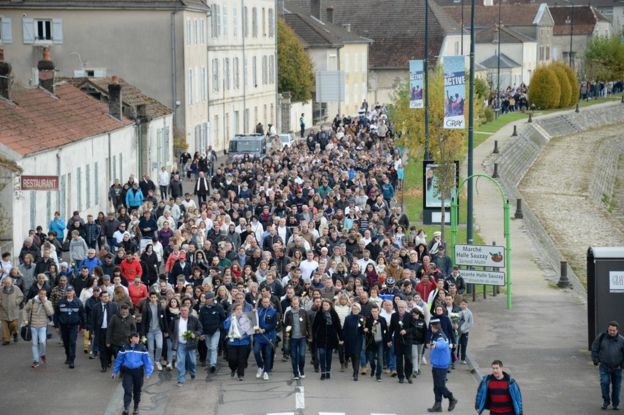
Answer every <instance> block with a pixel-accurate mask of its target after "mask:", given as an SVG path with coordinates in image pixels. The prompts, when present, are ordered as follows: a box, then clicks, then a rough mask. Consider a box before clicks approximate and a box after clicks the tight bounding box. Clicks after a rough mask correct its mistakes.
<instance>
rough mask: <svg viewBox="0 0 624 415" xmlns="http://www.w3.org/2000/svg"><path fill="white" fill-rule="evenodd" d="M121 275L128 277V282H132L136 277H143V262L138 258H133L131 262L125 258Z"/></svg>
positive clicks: (122, 262)
mask: <svg viewBox="0 0 624 415" xmlns="http://www.w3.org/2000/svg"><path fill="white" fill-rule="evenodd" d="M120 267H121V275H123V276H124V277H125V278H126V281H128V284H131V283H132V282H133V281H134V279H135V278H136V277H139V278H141V275H143V268H141V262H140V261H138V260H137V259H133V260H132V261H131V262H128V261H126V260H125V259H124V260H123V261H121V265H120Z"/></svg>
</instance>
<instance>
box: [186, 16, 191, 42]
mask: <svg viewBox="0 0 624 415" xmlns="http://www.w3.org/2000/svg"><path fill="white" fill-rule="evenodd" d="M192 36H193V21H192V20H191V19H186V44H187V45H190V44H191V43H193V40H192Z"/></svg>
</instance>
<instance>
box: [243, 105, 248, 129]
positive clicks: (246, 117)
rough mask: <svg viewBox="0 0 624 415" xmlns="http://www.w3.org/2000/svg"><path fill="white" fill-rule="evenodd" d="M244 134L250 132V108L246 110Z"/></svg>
mask: <svg viewBox="0 0 624 415" xmlns="http://www.w3.org/2000/svg"><path fill="white" fill-rule="evenodd" d="M243 129H244V130H245V131H243V133H245V134H247V133H248V132H249V108H245V117H244V118H243Z"/></svg>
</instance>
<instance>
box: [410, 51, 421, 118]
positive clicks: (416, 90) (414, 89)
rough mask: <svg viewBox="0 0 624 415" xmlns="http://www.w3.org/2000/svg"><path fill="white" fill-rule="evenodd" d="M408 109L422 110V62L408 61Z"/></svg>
mask: <svg viewBox="0 0 624 415" xmlns="http://www.w3.org/2000/svg"><path fill="white" fill-rule="evenodd" d="M409 70H410V108H423V107H424V104H423V93H424V92H423V61H422V60H411V61H409Z"/></svg>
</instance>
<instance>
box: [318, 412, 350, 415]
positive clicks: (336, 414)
mask: <svg viewBox="0 0 624 415" xmlns="http://www.w3.org/2000/svg"><path fill="white" fill-rule="evenodd" d="M319 415H345V413H344V412H319Z"/></svg>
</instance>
